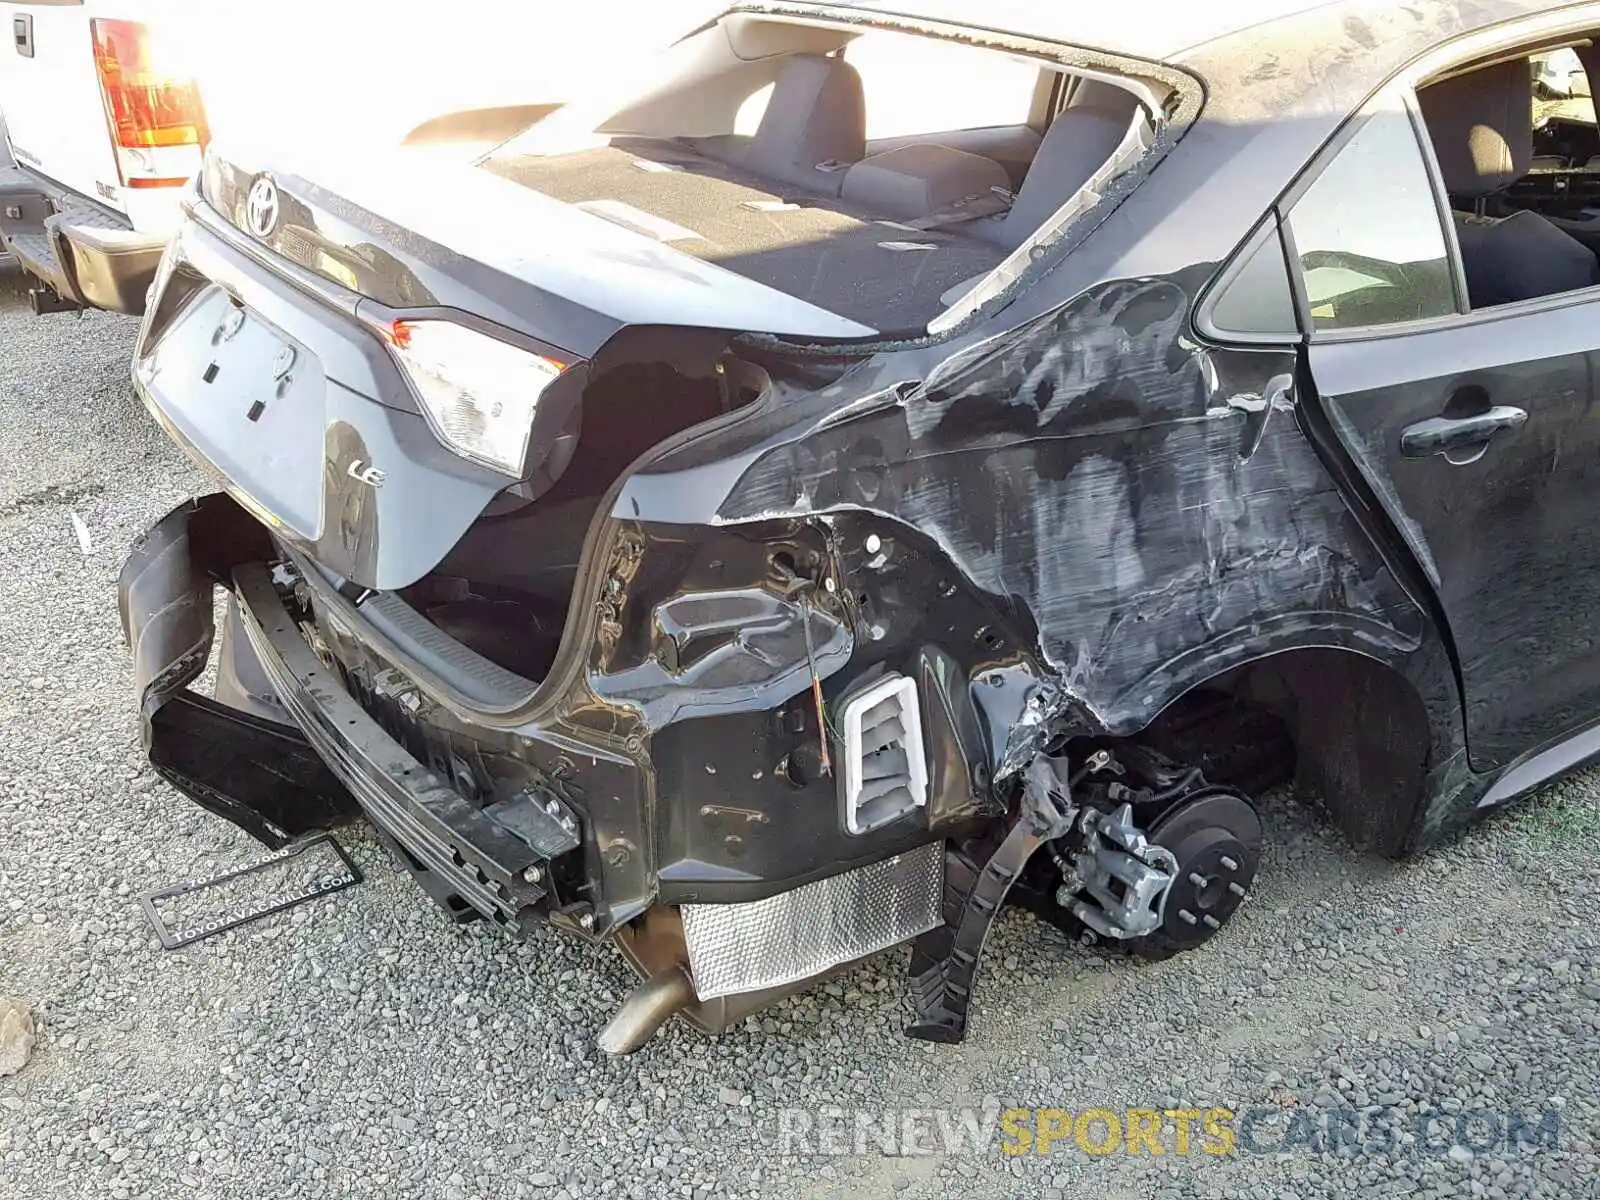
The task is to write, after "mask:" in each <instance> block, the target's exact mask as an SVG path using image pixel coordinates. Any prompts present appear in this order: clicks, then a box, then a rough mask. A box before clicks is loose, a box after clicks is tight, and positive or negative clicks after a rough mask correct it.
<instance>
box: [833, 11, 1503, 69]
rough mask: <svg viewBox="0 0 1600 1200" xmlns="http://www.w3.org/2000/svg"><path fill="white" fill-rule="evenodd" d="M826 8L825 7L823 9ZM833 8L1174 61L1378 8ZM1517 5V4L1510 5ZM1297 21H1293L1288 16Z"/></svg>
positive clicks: (1478, 21)
mask: <svg viewBox="0 0 1600 1200" xmlns="http://www.w3.org/2000/svg"><path fill="white" fill-rule="evenodd" d="M819 7H822V6H819ZM826 7H827V8H832V9H836V10H842V11H855V12H859V13H872V14H874V15H878V16H897V17H905V18H910V19H912V20H923V21H944V22H948V23H951V24H957V25H967V26H970V27H973V28H977V29H989V30H993V31H995V32H1007V33H1014V34H1019V35H1022V36H1025V37H1034V38H1039V39H1042V40H1045V41H1052V42H1062V43H1066V44H1069V45H1075V46H1085V47H1090V48H1093V49H1097V50H1105V51H1109V52H1111V53H1114V54H1126V55H1129V56H1131V57H1135V58H1144V59H1152V60H1175V59H1180V58H1182V57H1183V56H1184V55H1185V54H1186V53H1187V52H1188V51H1191V50H1193V49H1195V48H1197V47H1199V46H1202V45H1206V44H1207V43H1211V42H1216V41H1219V40H1224V39H1228V38H1231V37H1235V36H1237V35H1240V34H1244V33H1246V32H1247V31H1249V30H1252V29H1256V28H1257V27H1259V26H1262V25H1266V24H1270V23H1274V22H1280V21H1287V19H1288V18H1293V17H1297V16H1302V15H1304V14H1308V13H1313V12H1317V11H1318V10H1322V9H1329V8H1332V9H1338V8H1348V9H1350V10H1352V13H1354V12H1356V11H1359V10H1361V9H1365V8H1370V7H1371V5H1370V4H1368V3H1363V2H1362V0H1214V2H1208V0H1115V2H1114V3H1101V4H1067V3H1061V2H1059V0H1056V2H1046V0H984V2H983V3H982V4H974V3H973V0H829V2H828V3H827V4H826ZM1501 7H1502V5H1501V4H1500V3H1498V2H1497V0H1487V2H1485V3H1483V4H1479V5H1476V6H1472V12H1471V14H1470V16H1468V15H1467V14H1465V13H1463V14H1462V15H1463V17H1464V18H1465V23H1466V24H1468V25H1473V26H1477V25H1483V24H1488V23H1490V22H1492V21H1494V20H1496V19H1498V17H1499V16H1501V15H1502V14H1501V13H1500V12H1499V11H1498V10H1499V9H1500V8H1501ZM1507 7H1510V6H1507ZM1287 23H1288V24H1290V25H1292V24H1293V22H1292V21H1288V22H1287Z"/></svg>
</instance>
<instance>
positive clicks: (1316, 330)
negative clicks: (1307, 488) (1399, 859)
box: [1284, 92, 1600, 770]
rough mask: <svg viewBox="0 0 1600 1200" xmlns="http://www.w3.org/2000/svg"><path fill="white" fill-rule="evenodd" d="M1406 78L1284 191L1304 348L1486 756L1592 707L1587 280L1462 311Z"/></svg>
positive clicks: (1599, 706) (1576, 723)
mask: <svg viewBox="0 0 1600 1200" xmlns="http://www.w3.org/2000/svg"><path fill="white" fill-rule="evenodd" d="M1425 146H1426V141H1425V135H1424V134H1423V132H1422V129H1421V125H1420V119H1419V118H1418V117H1416V116H1415V114H1414V113H1413V112H1412V111H1411V107H1410V99H1409V94H1408V93H1399V92H1397V93H1395V94H1394V95H1392V96H1388V97H1385V98H1383V99H1382V100H1381V101H1380V102H1379V103H1378V104H1376V105H1375V106H1374V107H1373V108H1372V110H1371V111H1369V112H1368V113H1367V114H1365V115H1364V116H1363V117H1361V118H1359V119H1358V120H1357V121H1356V122H1355V123H1354V125H1353V126H1352V128H1351V130H1349V131H1347V133H1346V135H1345V139H1344V141H1343V143H1342V145H1339V146H1336V147H1335V149H1334V151H1333V154H1332V157H1331V158H1330V159H1328V160H1327V161H1326V162H1325V163H1324V165H1323V166H1322V168H1321V170H1320V173H1319V174H1317V175H1316V177H1315V178H1314V179H1313V181H1312V182H1311V183H1310V184H1309V185H1308V186H1307V187H1305V188H1304V190H1303V191H1302V193H1301V194H1300V195H1299V196H1298V197H1297V198H1295V199H1293V200H1292V201H1291V202H1290V203H1289V204H1288V205H1286V206H1285V214H1284V215H1285V220H1284V228H1285V232H1286V235H1287V238H1288V241H1289V243H1290V245H1289V248H1288V253H1289V259H1290V266H1291V269H1292V274H1293V275H1294V277H1295V280H1296V287H1297V288H1298V290H1299V293H1300V295H1299V302H1300V304H1301V307H1302V319H1303V320H1304V322H1305V324H1306V328H1307V329H1308V332H1309V336H1308V340H1307V352H1306V353H1307V363H1308V367H1309V373H1310V375H1311V377H1312V380H1313V381H1314V384H1315V389H1316V392H1317V397H1318V401H1319V403H1320V405H1321V409H1322V411H1323V413H1324V414H1325V416H1326V418H1327V420H1328V422H1329V424H1330V425H1331V427H1332V429H1333V431H1334V433H1335V434H1336V436H1337V438H1338V439H1339V441H1341V442H1342V443H1343V446H1344V449H1345V451H1346V452H1347V453H1348V455H1349V457H1350V459H1351V460H1352V462H1353V463H1354V465H1355V466H1356V468H1357V469H1358V470H1359V472H1360V473H1361V475H1362V476H1363V477H1364V478H1365V480H1366V482H1367V484H1368V485H1369V486H1370V488H1371V490H1372V492H1373V494H1374V495H1375V496H1376V498H1377V501H1378V503H1379V504H1380V505H1381V506H1382V507H1383V508H1384V509H1385V510H1386V511H1387V513H1388V515H1389V517H1390V518H1391V519H1392V521H1393V523H1394V525H1395V526H1396V527H1397V528H1398V529H1399V531H1400V534H1401V536H1402V537H1403V538H1404V539H1405V540H1406V542H1407V543H1408V544H1409V545H1410V548H1411V550H1412V552H1413V554H1414V555H1415V558H1416V560H1417V562H1418V563H1420V565H1421V568H1422V571H1423V573H1424V574H1425V575H1426V576H1427V580H1428V582H1429V583H1430V584H1431V585H1432V588H1433V590H1434V592H1435V594H1436V595H1437V598H1438V601H1439V603H1440V606H1441V607H1442V609H1443V611H1444V616H1445V618H1446V621H1447V623H1448V626H1449V631H1450V635H1451V638H1452V640H1453V642H1454V646H1455V651H1456V655H1457V660H1458V664H1459V669H1460V675H1461V682H1462V686H1463V690H1464V693H1465V701H1466V725H1467V737H1468V748H1469V754H1470V757H1471V761H1472V764H1473V766H1474V768H1475V769H1478V770H1487V769H1489V768H1492V767H1494V766H1498V765H1501V764H1503V763H1506V762H1508V761H1510V760H1512V759H1514V758H1516V757H1517V756H1519V755H1521V754H1523V753H1526V752H1528V751H1530V750H1533V749H1535V748H1537V747H1539V746H1541V745H1544V744H1547V743H1549V742H1552V741H1555V740H1559V739H1560V738H1561V737H1562V736H1564V735H1567V734H1570V733H1572V732H1574V731H1576V730H1577V729H1580V728H1582V727H1583V726H1586V725H1590V724H1593V723H1594V722H1595V721H1596V719H1597V717H1600V520H1596V513H1597V511H1600V407H1597V405H1596V387H1595V371H1596V367H1597V365H1600V361H1597V353H1596V350H1597V347H1600V289H1595V288H1589V289H1585V290H1583V291H1578V292H1572V293H1567V294H1563V295H1559V296H1553V297H1547V298H1544V299H1541V300H1538V301H1531V302H1522V303H1519V304H1514V305H1506V306H1502V307H1499V308H1491V309H1487V310H1483V311H1477V312H1473V311H1470V310H1469V304H1468V302H1467V300H1466V289H1465V286H1464V284H1463V282H1462V273H1461V270H1460V265H1459V258H1458V254H1457V251H1456V245H1455V239H1454V237H1453V234H1452V232H1451V226H1450V223H1449V222H1450V218H1449V217H1448V215H1447V213H1448V209H1447V208H1446V203H1445V201H1444V200H1443V198H1442V196H1441V195H1440V192H1439V189H1438V187H1437V185H1436V174H1435V170H1434V167H1433V163H1432V156H1431V151H1429V150H1427V149H1425Z"/></svg>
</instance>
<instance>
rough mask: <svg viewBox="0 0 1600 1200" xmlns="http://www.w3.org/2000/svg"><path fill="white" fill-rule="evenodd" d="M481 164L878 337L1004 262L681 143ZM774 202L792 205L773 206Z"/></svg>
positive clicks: (971, 242) (994, 253) (916, 324)
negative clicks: (870, 329)
mask: <svg viewBox="0 0 1600 1200" xmlns="http://www.w3.org/2000/svg"><path fill="white" fill-rule="evenodd" d="M641 162H644V163H648V164H654V166H655V168H656V169H652V168H651V167H650V166H641V165H640V163H641ZM485 167H486V169H488V170H492V171H494V172H495V173H496V174H498V175H501V176H503V177H505V178H507V179H510V180H512V181H514V182H516V183H520V184H522V185H524V186H525V187H530V188H533V189H535V190H536V191H539V192H542V193H544V194H545V195H547V196H550V197H553V198H554V199H557V200H561V201H564V202H566V203H568V204H573V205H583V206H586V207H590V208H591V209H592V207H593V206H594V205H596V204H599V205H601V206H602V210H603V211H607V212H608V213H609V214H610V216H611V219H613V220H616V221H617V222H618V223H619V224H630V223H632V224H634V225H636V226H639V227H640V232H644V233H653V236H657V237H659V238H660V239H661V240H662V241H663V243H664V244H666V245H669V246H671V247H672V248H673V249H675V250H679V251H682V252H683V253H685V254H692V255H694V256H695V257H697V258H700V259H703V260H704V261H706V262H712V263H716V264H717V265H718V266H721V267H725V268H727V269H728V270H730V271H733V272H736V273H737V274H739V275H743V276H744V277H745V278H747V279H753V280H755V281H757V282H759V283H764V284H766V285H767V286H769V287H773V288H776V289H778V290H779V291H782V292H787V293H788V294H789V295H791V296H797V297H799V298H800V299H802V300H806V301H808V302H810V303H812V304H815V305H817V306H818V307H821V308H825V309H827V310H829V311H830V312H833V313H837V314H838V315H840V316H843V317H849V318H850V319H851V320H854V321H859V322H861V323H862V324H864V325H870V326H872V327H873V328H874V329H877V330H880V331H883V332H890V331H894V332H899V331H907V330H920V329H922V328H923V327H925V326H926V325H927V323H928V322H929V321H931V320H932V319H933V318H934V317H935V316H937V315H938V314H939V312H940V311H941V310H942V309H943V307H944V305H943V304H942V303H941V301H940V297H941V296H943V295H944V293H945V292H947V291H948V290H949V289H950V288H952V287H954V286H955V285H956V284H959V283H962V282H965V281H966V280H969V279H973V278H975V277H977V276H979V275H983V274H986V273H988V272H989V271H990V270H992V269H993V268H994V267H995V266H996V265H997V264H998V263H999V262H1000V260H1001V259H1002V258H1003V257H1004V252H1003V251H1002V250H1000V249H999V248H997V247H995V246H991V245H989V244H987V243H985V242H981V241H978V240H976V239H974V238H970V237H963V236H961V235H960V234H959V233H955V232H952V231H951V230H950V229H948V228H946V229H940V230H918V229H911V228H907V227H905V226H900V225H895V224H893V223H891V222H889V221H887V220H884V219H880V218H876V217H874V216H873V215H872V214H870V213H866V212H862V211H860V210H856V209H852V208H850V207H849V206H847V205H845V204H843V203H841V202H840V201H839V200H837V199H832V198H825V197H821V196H817V195H814V194H812V193H810V192H807V191H805V190H804V189H802V188H799V187H790V186H789V185H785V184H781V183H777V182H775V181H773V180H770V179H764V178H761V177H758V176H755V175H751V174H748V173H746V172H743V171H741V170H739V169H738V168H737V167H733V166H730V165H729V164H727V163H723V162H719V161H717V160H715V159H711V158H706V157H704V156H702V155H699V154H696V153H695V152H694V151H693V150H691V149H689V148H688V147H687V146H684V145H682V144H681V143H678V142H670V141H658V140H643V139H625V138H618V139H616V140H615V141H614V142H613V143H612V144H611V145H610V146H606V147H601V148H599V149H594V150H583V151H579V152H577V153H573V154H561V155H550V156H532V155H529V156H523V157H520V158H510V159H499V160H490V161H489V162H488V163H486V164H485ZM662 167H665V168H667V169H665V170H663V169H660V168H662ZM608 202H609V203H608ZM774 202H788V203H790V204H793V205H796V206H797V207H781V208H778V209H776V210H774V208H773V205H774ZM630 210H631V211H630ZM673 226H676V227H677V228H676V229H673V228H671V227H673ZM686 232H687V234H688V235H689V236H684V234H685V233H686ZM886 243H890V244H896V243H898V244H901V245H904V244H907V243H909V244H912V245H916V246H931V247H933V248H932V249H891V248H889V246H888V245H886Z"/></svg>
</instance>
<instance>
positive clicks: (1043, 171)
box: [978, 88, 1139, 250]
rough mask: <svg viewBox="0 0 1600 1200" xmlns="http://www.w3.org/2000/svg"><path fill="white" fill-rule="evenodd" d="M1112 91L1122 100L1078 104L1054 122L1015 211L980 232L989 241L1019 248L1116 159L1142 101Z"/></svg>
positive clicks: (1013, 209) (1018, 198)
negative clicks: (1098, 172) (1114, 155)
mask: <svg viewBox="0 0 1600 1200" xmlns="http://www.w3.org/2000/svg"><path fill="white" fill-rule="evenodd" d="M1109 90H1112V91H1115V92H1117V93H1119V96H1120V98H1119V96H1109V95H1108V96H1107V97H1106V100H1107V101H1108V102H1109V103H1102V102H1100V101H1099V100H1098V99H1097V100H1096V102H1095V103H1093V104H1073V105H1071V106H1069V107H1068V108H1067V109H1066V110H1065V111H1064V112H1063V113H1062V114H1061V115H1060V116H1058V117H1057V118H1056V119H1055V120H1054V121H1052V122H1051V124H1050V128H1049V129H1048V130H1047V131H1046V132H1045V135H1044V141H1043V142H1041V143H1040V144H1039V152H1038V153H1037V154H1036V155H1034V158H1033V163H1032V164H1031V165H1030V166H1029V167H1028V174H1027V175H1026V177H1024V179H1023V181H1022V189H1021V190H1020V191H1019V192H1018V193H1017V199H1016V203H1014V204H1013V205H1012V206H1011V212H1010V213H1009V214H1008V215H1007V216H1006V219H1005V220H1003V221H996V222H994V223H993V224H991V225H988V226H987V227H983V228H980V229H979V230H978V232H979V233H980V234H981V235H982V236H983V237H985V238H987V239H989V240H990V241H994V242H998V243H999V244H1000V245H1002V246H1005V247H1007V248H1008V249H1013V250H1014V249H1016V247H1018V246H1020V245H1022V243H1023V242H1024V241H1025V240H1027V238H1028V236H1029V235H1030V234H1032V233H1033V232H1034V231H1035V230H1036V229H1038V228H1039V227H1040V226H1041V225H1043V224H1044V223H1045V221H1046V220H1047V219H1048V218H1049V217H1050V215H1051V214H1052V213H1054V212H1055V211H1056V210H1057V209H1058V208H1060V207H1061V206H1062V205H1063V204H1065V203H1066V202H1067V201H1068V200H1069V199H1071V198H1072V196H1073V195H1074V194H1076V193H1077V191H1078V189H1079V188H1081V187H1082V186H1083V185H1084V184H1086V183H1088V182H1089V180H1090V179H1091V178H1092V177H1093V176H1094V173H1095V172H1096V171H1098V170H1099V169H1100V168H1101V167H1103V166H1105V164H1106V163H1107V162H1109V161H1110V160H1111V156H1112V154H1114V153H1115V152H1116V149H1117V147H1118V146H1120V145H1121V144H1122V139H1123V138H1124V137H1126V136H1127V134H1128V130H1129V128H1130V127H1131V126H1132V124H1133V116H1134V113H1135V112H1137V111H1138V108H1139V102H1138V100H1136V99H1135V98H1134V96H1133V94H1132V93H1130V92H1127V91H1124V90H1123V89H1122V88H1114V89H1109Z"/></svg>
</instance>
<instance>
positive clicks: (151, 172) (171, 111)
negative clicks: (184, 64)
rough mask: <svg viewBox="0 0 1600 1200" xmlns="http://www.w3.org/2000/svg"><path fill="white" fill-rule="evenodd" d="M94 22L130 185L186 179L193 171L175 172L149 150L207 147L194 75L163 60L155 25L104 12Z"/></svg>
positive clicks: (114, 131)
mask: <svg viewBox="0 0 1600 1200" xmlns="http://www.w3.org/2000/svg"><path fill="white" fill-rule="evenodd" d="M90 26H91V28H92V29H93V33H94V61H95V66H96V68H97V69H98V70H99V73H100V91H101V94H102V95H103V96H104V97H105V105H106V119H107V121H109V122H110V124H111V135H112V140H113V141H114V142H115V143H116V146H117V152H118V153H117V161H118V165H119V166H120V167H121V169H122V178H123V182H124V183H126V184H127V185H129V186H130V187H151V186H160V185H161V184H167V183H172V184H179V183H182V182H183V181H184V179H186V178H187V175H179V176H176V177H173V176H172V173H171V171H170V170H167V169H163V166H162V164H161V163H159V162H157V161H155V160H154V159H153V158H149V157H148V156H149V155H151V154H152V153H153V154H157V155H159V154H160V152H161V151H162V150H166V149H171V148H176V147H194V148H195V149H197V150H202V149H204V148H205V144H206V142H207V141H208V140H210V132H209V130H207V128H206V113H205V108H204V106H203V105H202V104H201V103H200V89H199V87H198V86H197V85H196V83H195V81H194V78H193V77H192V76H191V75H190V74H188V73H187V72H186V71H184V70H183V69H182V68H181V67H180V66H179V65H178V64H177V63H174V62H167V61H163V60H162V58H161V56H160V55H159V54H158V53H157V52H156V51H157V42H156V40H155V39H154V38H153V37H152V34H151V30H150V27H149V26H147V25H143V24H141V23H140V22H138V21H115V20H108V19H105V18H98V17H97V18H95V19H94V20H93V21H91V22H90ZM129 151H131V152H133V153H131V154H130V153H127V152H129ZM141 151H142V152H144V154H143V155H141V154H140V152H141ZM195 165H198V163H196V164H195ZM192 169H193V168H192V167H191V168H190V170H191V171H192ZM164 176H165V177H164Z"/></svg>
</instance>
